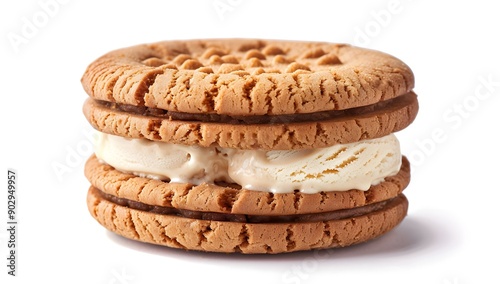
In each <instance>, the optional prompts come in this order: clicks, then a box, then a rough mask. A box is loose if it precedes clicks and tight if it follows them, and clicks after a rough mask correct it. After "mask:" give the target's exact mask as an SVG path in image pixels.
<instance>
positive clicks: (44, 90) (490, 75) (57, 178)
mask: <svg viewBox="0 0 500 284" xmlns="http://www.w3.org/2000/svg"><path fill="white" fill-rule="evenodd" d="M54 1H55V0H52V1H51V0H39V1H33V0H29V1H28V0H26V1H2V4H0V21H1V26H0V29H1V31H0V35H1V39H0V46H1V55H0V56H1V61H0V62H1V63H0V64H1V65H0V66H1V67H0V68H1V69H0V70H1V76H0V78H1V81H0V86H1V106H2V111H1V114H0V115H1V119H0V123H1V137H2V144H1V146H0V147H1V158H0V163H1V167H0V170H1V171H3V172H4V174H1V175H0V176H1V178H0V192H2V193H1V194H0V196H1V197H0V200H1V205H0V221H1V222H2V224H5V225H1V226H0V227H1V228H2V230H1V231H0V256H1V259H2V260H0V267H1V268H0V275H1V276H0V279H1V280H0V282H1V283H6V282H7V283H40V282H42V283H118V284H134V283H150V282H151V281H154V282H160V283H191V282H193V283H194V281H197V282H202V283H215V282H217V283H225V282H227V283H320V282H324V283H382V282H383V283H402V282H403V283H440V284H448V283H450V284H451V283H453V284H464V283H499V281H500V276H499V275H498V262H497V263H494V262H493V261H491V260H498V253H500V241H499V239H500V234H499V230H498V226H499V221H498V216H499V213H498V200H500V193H499V192H500V191H499V189H500V188H499V187H500V186H499V183H498V176H499V169H500V167H499V163H498V161H499V160H500V151H499V146H498V130H499V126H498V124H499V123H498V122H499V115H498V110H499V107H500V105H499V103H500V99H499V96H500V68H499V66H500V64H499V63H500V60H499V59H500V56H499V50H500V43H499V33H498V28H499V27H500V20H499V18H500V17H499V15H498V11H499V10H498V8H497V7H496V6H494V5H492V4H490V3H494V2H493V1H489V2H488V1H468V2H467V3H464V2H466V1H463V2H460V3H458V1H439V3H437V2H438V1H416V0H415V1H409V0H400V1H397V0H395V1H391V0H380V1H313V0H309V1H296V2H293V3H290V2H291V1H269V0H268V1H263V0H259V1H250V0H204V1H180V0H179V1H149V0H145V1H134V2H133V3H134V4H130V3H131V2H132V1H129V2H127V3H125V1H71V0H69V1H68V0H66V1H62V0H61V1H59V2H54ZM48 2H52V3H56V5H52V6H50V7H49V8H47V6H46V5H43V3H48ZM63 2H64V3H63ZM167 2H168V3H167ZM351 2H352V3H351ZM44 7H45V8H44ZM216 7H219V10H218V9H216ZM31 25H33V26H31ZM211 37H261V38H279V39H292V40H317V41H330V42H347V43H351V44H356V45H361V46H364V47H368V48H373V49H378V50H382V51H385V52H387V53H390V54H393V55H395V56H396V57H398V58H400V59H402V60H403V61H405V62H406V63H407V64H408V65H409V66H410V67H411V68H412V70H413V71H414V73H415V76H416V87H415V91H416V92H417V94H418V95H419V102H420V112H419V115H418V117H417V119H416V121H415V122H414V123H413V124H412V125H410V127H408V128H407V129H405V130H403V131H401V132H399V133H398V134H397V135H398V137H399V138H400V141H401V145H402V149H403V152H404V153H405V154H406V155H407V156H409V157H410V160H411V161H412V163H413V172H412V174H413V176H412V182H411V184H410V186H409V187H408V188H407V190H406V191H405V192H406V195H407V197H408V198H409V200H410V209H409V214H408V216H407V218H406V219H405V220H404V222H403V223H402V224H401V225H400V226H399V227H397V228H396V229H395V230H394V231H392V232H391V233H389V234H387V235H386V236H385V237H383V238H381V239H378V240H375V241H372V242H369V243H366V244H362V245H359V246H354V247H350V248H345V249H337V250H329V251H322V252H302V253H294V254H288V255H278V256H245V255H220V254H208V253H197V252H185V251H180V250H174V249H168V248H162V247H156V246H152V245H145V244H140V243H136V242H132V241H129V240H125V239H123V238H121V237H117V236H115V235H113V234H111V233H108V232H106V230H105V229H104V228H102V227H101V226H100V225H98V223H97V222H96V221H94V220H93V219H92V217H91V216H90V214H89V213H88V211H87V208H86V203H85V198H86V191H87V188H88V185H89V183H88V182H87V181H86V179H85V178H84V176H83V163H84V160H85V159H86V157H87V156H88V155H89V154H90V150H89V147H88V145H89V143H90V142H89V138H88V137H87V136H86V134H85V133H88V132H89V130H90V126H89V125H88V123H87V122H86V120H85V118H84V117H83V114H82V111H81V107H82V104H83V101H84V100H85V98H86V94H85V92H84V91H83V89H82V87H81V84H80V77H81V75H82V74H83V72H84V70H85V68H86V66H87V65H88V64H89V63H90V62H91V61H93V60H94V59H96V58H97V57H98V56H100V55H102V54H104V53H106V52H108V51H110V50H113V49H116V48H120V47H124V46H129V45H135V44H139V43H145V42H154V41H160V40H167V39H184V38H186V39H187V38H211ZM485 82H490V83H486V84H485ZM55 166H58V167H59V169H60V170H59V171H56V170H55V168H54V167H55ZM61 167H62V169H64V171H62V170H61ZM8 168H13V169H16V170H17V171H18V181H19V183H18V191H17V198H18V215H17V217H18V221H19V225H18V235H17V238H18V249H19V250H18V255H17V257H18V267H17V271H16V272H17V274H18V277H16V278H14V277H11V276H8V275H7V267H6V265H7V260H6V257H7V243H6V242H7V240H8V237H9V236H8V234H7V231H6V226H7V225H6V222H7V204H6V203H7V202H6V196H7V193H6V191H7V177H6V172H7V169H8Z"/></svg>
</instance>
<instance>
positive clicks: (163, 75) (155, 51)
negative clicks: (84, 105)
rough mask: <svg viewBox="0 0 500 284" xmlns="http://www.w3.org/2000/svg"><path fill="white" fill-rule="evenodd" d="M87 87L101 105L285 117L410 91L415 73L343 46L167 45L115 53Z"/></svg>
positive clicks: (100, 62) (100, 63)
mask: <svg viewBox="0 0 500 284" xmlns="http://www.w3.org/2000/svg"><path fill="white" fill-rule="evenodd" d="M82 84H83V87H84V89H85V90H86V92H87V93H88V94H89V95H90V96H91V97H92V98H94V99H96V100H102V101H108V102H117V103H122V104H128V105H134V106H146V107H153V108H159V109H165V110H169V111H177V112H185V113H215V114H227V115H282V114H298V113H311V112H318V111H326V110H342V109H349V108H354V107H360V106H365V105H370V104H374V103H377V102H380V101H385V100H389V99H392V98H395V97H397V96H400V95H403V94H406V93H408V92H409V91H410V90H412V89H413V86H414V77H413V73H412V71H411V70H410V68H409V67H408V66H407V65H406V64H404V63H403V62H401V61H400V60H398V59H397V58H395V57H393V56H390V55H388V54H385V53H382V52H378V51H374V50H368V49H363V48H358V47H353V46H350V45H344V44H332V43H321V42H294V41H273V40H269V41H266V40H243V39H240V40H238V39H227V40H224V39H221V40H190V41H165V42H159V43H154V44H147V45H138V46H133V47H128V48H124V49H120V50H116V51H112V52H110V53H108V54H106V55H104V56H102V57H101V58H99V59H97V60H96V61H95V62H93V63H92V64H91V65H90V66H89V67H88V68H87V70H86V72H85V74H84V76H83V78H82Z"/></svg>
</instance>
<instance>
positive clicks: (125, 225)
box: [87, 187, 408, 254]
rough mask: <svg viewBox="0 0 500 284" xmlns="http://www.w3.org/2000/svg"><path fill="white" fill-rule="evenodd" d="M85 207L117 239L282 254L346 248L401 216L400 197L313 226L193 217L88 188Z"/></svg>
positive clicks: (403, 211)
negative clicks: (133, 204) (122, 202)
mask: <svg viewBox="0 0 500 284" xmlns="http://www.w3.org/2000/svg"><path fill="white" fill-rule="evenodd" d="M87 205H88V207H89V211H90V213H91V214H92V216H93V217H94V218H95V219H96V220H97V221H98V222H99V223H100V224H101V225H103V226H104V227H105V228H107V229H108V230H110V231H113V232H115V233H117V234H119V235H121V236H124V237H127V238H130V239H133V240H139V241H142V242H147V243H152V244H158V245H164V246H168V247H172V248H181V249H187V250H200V251H212V252H225V253H229V252H240V253H247V254H257V253H259V254H260V253H267V254H276V253H285V252H294V251H300V250H311V249H325V248H335V247H345V246H350V245H353V244H357V243H361V242H365V241H367V240H371V239H373V238H376V237H378V236H380V235H383V234H384V233H386V232H388V231H390V230H391V229H392V228H394V227H395V226H396V225H398V224H399V223H400V222H401V221H402V220H403V218H404V217H405V216H406V213H407V210H408V200H407V199H406V197H405V196H404V195H403V194H400V195H398V196H397V197H395V198H393V199H390V200H389V201H388V202H386V203H384V206H383V207H382V208H380V209H378V210H375V211H372V212H370V213H367V214H364V215H359V216H349V217H348V218H342V219H330V220H325V221H316V222H307V221H306V222H291V223H287V222H285V223H283V222H281V223H277V222H269V223H248V222H237V221H235V222H232V221H231V222H229V221H216V220H203V219H193V218H189V217H181V216H177V215H173V214H158V213H157V212H148V211H145V210H137V209H134V208H131V207H130V206H123V205H118V204H117V203H113V202H110V201H108V200H106V199H104V198H102V196H101V195H100V194H99V192H98V191H97V190H96V189H95V188H93V187H91V188H90V190H89V192H88V196H87Z"/></svg>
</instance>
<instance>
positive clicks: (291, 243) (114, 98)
mask: <svg viewBox="0 0 500 284" xmlns="http://www.w3.org/2000/svg"><path fill="white" fill-rule="evenodd" d="M82 84H83V87H84V89H85V91H86V92H87V93H88V95H89V99H87V101H86V102H85V104H84V107H83V112H84V115H85V116H86V118H87V120H88V121H89V122H90V124H91V125H92V126H93V127H94V128H95V129H97V130H98V131H100V132H104V133H109V134H113V135H117V136H122V137H125V138H133V139H147V140H151V141H156V142H155V143H168V144H183V145H187V146H196V147H200V146H201V147H202V148H203V147H207V148H208V147H220V148H223V149H224V148H227V149H230V148H234V149H242V150H262V151H269V150H284V151H288V150H303V149H313V150H314V149H316V148H326V147H330V146H334V145H337V144H348V143H353V142H358V141H363V140H370V139H375V138H381V137H384V136H387V135H389V134H391V133H393V132H397V131H399V130H402V129H404V128H406V127H407V126H408V125H409V124H411V123H412V122H413V120H414V119H415V117H416V115H417V112H418V101H417V95H416V94H415V93H414V92H413V91H412V89H413V87H414V77H413V73H412V71H411V70H410V68H409V67H408V66H406V64H404V63H403V62H402V61H400V60H399V59H397V58H395V57H393V56H391V55H388V54H385V53H382V52H378V51H374V50H368V49H363V48H359V47H354V46H350V45H345V44H332V43H320V42H297V41H275V40H243V39H212V40H187V41H165V42H159V43H153V44H144V45H138V46H132V47H128V48H124V49H120V50H116V51H112V52H110V53H108V54H106V55H104V56H102V57H100V58H98V59H97V60H96V61H94V62H93V63H92V64H90V65H89V67H88V68H87V70H86V71H85V73H84V75H83V78H82ZM398 151H399V150H398ZM96 152H97V151H96ZM325 157H328V156H325ZM395 157H398V159H396V161H399V152H398V156H395ZM169 159H170V158H169ZM118 168H119V167H118ZM305 168H306V165H305V166H304V169H305ZM395 172H397V171H395ZM395 172H394V173H395ZM85 175H86V177H87V179H88V180H89V182H90V184H91V186H90V188H89V190H88V197H87V205H88V208H89V211H90V213H91V215H92V216H93V217H94V218H95V219H96V220H97V221H98V222H99V223H100V224H101V225H102V226H104V227H105V228H107V229H109V230H111V231H113V232H115V233H117V234H120V235H122V236H124V237H127V238H131V239H135V240H139V241H143V242H148V243H153V244H159V245H163V246H168V247H173V248H182V249H189V250H200V251H211V252H240V253H270V254H274V253H284V252H293V251H300V250H310V249H325V248H332V247H343V246H349V245H352V244H357V243H360V242H364V241H367V240H370V239H373V238H376V237H378V236H381V235H382V234H384V233H386V232H388V231H389V230H391V229H392V228H394V227H395V226H396V225H397V224H399V223H400V222H401V221H402V220H403V218H404V217H405V215H406V213H407V208H408V201H407V199H406V197H405V196H404V195H403V194H402V191H403V190H404V189H405V188H406V187H407V186H408V184H409V181H410V165H409V162H408V160H407V159H406V158H405V157H404V156H403V157H402V163H401V168H400V169H399V172H397V173H395V174H394V175H391V176H386V177H385V178H384V179H382V180H381V181H378V182H376V183H372V186H371V187H370V188H369V189H368V190H366V191H363V190H358V189H356V188H353V189H351V190H347V191H326V192H323V191H322V192H319V193H309V194H307V193H302V192H299V191H298V190H295V191H293V192H292V189H290V192H291V193H281V194H278V193H272V192H265V191H256V190H248V189H242V186H241V185H238V184H235V183H227V182H225V183H224V182H219V181H214V182H213V183H201V184H192V183H178V182H177V183H176V182H170V181H169V180H159V179H153V178H148V177H143V176H139V174H137V175H136V174H132V173H128V172H121V171H119V170H117V169H115V168H114V167H112V166H111V165H108V164H106V162H105V161H101V160H99V159H98V158H97V157H96V156H95V155H92V156H91V157H90V158H89V159H88V161H87V163H86V165H85ZM146 176H147V175H146ZM256 178H258V177H256ZM368 185H369V184H368Z"/></svg>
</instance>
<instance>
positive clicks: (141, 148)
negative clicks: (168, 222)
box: [95, 132, 401, 193]
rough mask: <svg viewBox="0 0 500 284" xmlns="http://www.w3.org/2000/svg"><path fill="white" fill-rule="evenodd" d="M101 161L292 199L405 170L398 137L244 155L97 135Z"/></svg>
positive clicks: (363, 186) (364, 185)
mask: <svg viewBox="0 0 500 284" xmlns="http://www.w3.org/2000/svg"><path fill="white" fill-rule="evenodd" d="M95 154H96V156H97V157H98V158H99V159H100V160H101V161H102V162H104V163H107V164H109V165H111V166H113V167H114V168H115V169H117V170H119V171H122V172H128V173H133V174H136V175H138V176H142V177H148V178H152V179H161V180H169V181H170V182H174V183H191V184H201V183H204V182H205V183H214V182H217V181H223V182H228V183H237V184H239V185H241V187H242V188H244V189H250V190H259V191H268V192H273V193H290V192H293V191H294V190H299V191H301V192H303V193H318V192H321V191H346V190H350V189H358V190H368V189H369V188H370V187H371V186H372V185H376V184H378V183H380V182H381V181H383V180H384V178H386V177H388V176H392V175H395V174H396V173H398V171H399V169H400V167H401V152H400V147H399V141H398V140H397V138H396V136H395V135H394V134H390V135H387V136H384V137H381V138H376V139H370V140H363V141H360V142H354V143H349V144H340V145H334V146H331V147H327V148H318V149H305V150H273V151H263V150H239V149H229V148H221V147H199V146H186V145H180V144H170V143H165V142H158V141H149V140H146V139H132V138H124V137H120V136H115V135H110V134H105V133H102V132H98V139H97V143H96V145H95Z"/></svg>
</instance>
